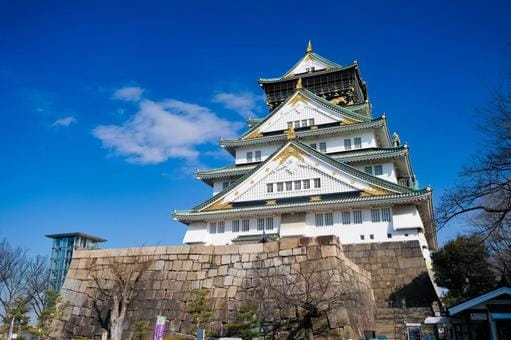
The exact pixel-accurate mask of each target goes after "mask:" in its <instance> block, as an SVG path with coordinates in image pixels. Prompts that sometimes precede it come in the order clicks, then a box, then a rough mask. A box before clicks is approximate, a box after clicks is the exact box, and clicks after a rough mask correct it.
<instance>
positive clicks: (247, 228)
mask: <svg viewBox="0 0 511 340" xmlns="http://www.w3.org/2000/svg"><path fill="white" fill-rule="evenodd" d="M241 231H250V220H242V221H241Z"/></svg>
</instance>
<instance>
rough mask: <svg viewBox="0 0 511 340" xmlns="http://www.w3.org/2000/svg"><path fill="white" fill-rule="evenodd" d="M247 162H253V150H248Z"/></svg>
mask: <svg viewBox="0 0 511 340" xmlns="http://www.w3.org/2000/svg"><path fill="white" fill-rule="evenodd" d="M247 162H248V163H251V162H252V151H250V152H247Z"/></svg>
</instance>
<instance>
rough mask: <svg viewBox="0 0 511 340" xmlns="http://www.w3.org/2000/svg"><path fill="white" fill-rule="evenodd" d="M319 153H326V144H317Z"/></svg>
mask: <svg viewBox="0 0 511 340" xmlns="http://www.w3.org/2000/svg"><path fill="white" fill-rule="evenodd" d="M319 151H320V152H326V143H325V142H321V143H319Z"/></svg>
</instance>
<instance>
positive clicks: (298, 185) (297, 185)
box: [295, 181, 302, 190]
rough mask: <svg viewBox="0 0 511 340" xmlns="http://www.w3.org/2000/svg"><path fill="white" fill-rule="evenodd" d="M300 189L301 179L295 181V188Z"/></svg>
mask: <svg viewBox="0 0 511 340" xmlns="http://www.w3.org/2000/svg"><path fill="white" fill-rule="evenodd" d="M301 189H302V181H295V190H301Z"/></svg>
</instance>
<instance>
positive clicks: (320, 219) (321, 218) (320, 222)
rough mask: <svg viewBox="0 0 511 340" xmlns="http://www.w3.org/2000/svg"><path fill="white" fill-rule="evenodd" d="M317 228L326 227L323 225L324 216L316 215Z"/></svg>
mask: <svg viewBox="0 0 511 340" xmlns="http://www.w3.org/2000/svg"><path fill="white" fill-rule="evenodd" d="M314 219H315V222H316V227H322V226H323V225H324V223H323V214H316V215H315V216H314Z"/></svg>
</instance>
